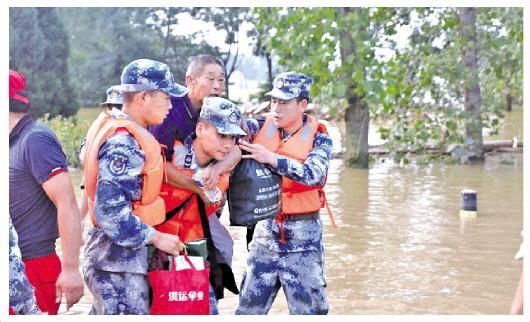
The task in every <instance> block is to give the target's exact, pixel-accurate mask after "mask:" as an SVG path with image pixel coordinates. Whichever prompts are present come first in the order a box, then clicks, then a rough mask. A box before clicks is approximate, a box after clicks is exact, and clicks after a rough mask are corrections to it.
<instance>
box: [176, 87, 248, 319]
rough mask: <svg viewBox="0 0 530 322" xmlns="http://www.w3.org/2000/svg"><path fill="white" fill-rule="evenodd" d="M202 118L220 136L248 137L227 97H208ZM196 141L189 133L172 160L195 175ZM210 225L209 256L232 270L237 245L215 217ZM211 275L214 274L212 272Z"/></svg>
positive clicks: (212, 307)
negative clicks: (211, 252) (213, 249)
mask: <svg viewBox="0 0 530 322" xmlns="http://www.w3.org/2000/svg"><path fill="white" fill-rule="evenodd" d="M200 118H201V119H204V120H207V121H208V122H209V123H210V124H211V125H213V126H214V127H215V128H216V130H217V132H218V133H220V134H223V135H233V136H243V135H246V133H245V131H243V130H242V129H241V127H240V126H239V125H240V122H241V112H240V110H239V108H238V107H237V106H236V105H235V104H233V103H232V102H230V101H228V100H226V99H224V98H220V97H206V98H205V99H204V103H203V106H202V108H201V113H200ZM195 138H196V135H195V133H192V134H190V135H189V136H188V137H187V138H186V139H185V140H184V142H183V145H182V146H181V147H177V148H175V150H174V153H173V158H172V160H173V161H172V163H173V164H174V165H175V166H176V167H177V168H189V169H190V170H191V171H192V172H193V173H194V174H196V173H198V172H200V171H202V169H203V168H201V167H200V166H199V164H198V163H197V159H196V154H195V151H194V149H193V141H194V140H195ZM195 180H197V178H195ZM198 184H199V185H201V186H202V184H203V182H198ZM208 225H209V229H210V233H211V236H212V242H213V245H214V247H215V254H209V255H210V257H215V259H216V262H218V263H223V264H226V265H228V266H230V267H231V266H232V255H233V245H234V242H233V240H232V237H231V236H230V233H229V232H228V231H227V230H226V228H225V227H224V226H223V224H222V223H221V222H220V220H219V218H218V217H217V216H216V215H215V214H214V215H211V216H208ZM210 274H212V271H211V270H210ZM234 286H235V283H234ZM216 314H219V311H218V308H217V297H216V295H215V291H214V289H213V287H212V285H211V284H210V315H216Z"/></svg>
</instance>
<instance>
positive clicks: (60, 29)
mask: <svg viewBox="0 0 530 322" xmlns="http://www.w3.org/2000/svg"><path fill="white" fill-rule="evenodd" d="M9 13H10V58H9V62H10V66H11V67H12V68H15V69H18V70H20V71H21V72H23V73H24V74H26V76H27V79H28V91H29V93H30V98H31V101H32V113H33V114H34V115H35V116H37V117H39V116H41V115H43V114H45V113H49V114H50V116H55V115H65V116H70V115H74V114H76V113H77V110H78V108H79V105H78V103H77V96H76V92H75V91H74V89H73V87H72V85H71V82H70V78H69V72H68V63H67V59H68V55H69V48H70V47H69V42H68V37H67V34H66V31H65V29H64V26H63V24H62V22H61V21H60V19H59V18H58V16H57V14H56V11H55V9H53V8H10V12H9Z"/></svg>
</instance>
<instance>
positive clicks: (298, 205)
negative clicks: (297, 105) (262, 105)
mask: <svg viewBox="0 0 530 322" xmlns="http://www.w3.org/2000/svg"><path fill="white" fill-rule="evenodd" d="M317 131H320V132H324V133H327V131H326V128H325V126H324V125H323V124H321V123H318V122H317V120H316V119H315V118H314V117H312V116H310V115H307V122H306V123H305V124H304V125H303V127H302V128H301V129H300V130H298V131H297V132H296V133H295V134H294V135H293V136H292V137H290V138H289V139H288V140H287V141H285V142H284V141H283V140H282V138H281V137H280V131H279V129H278V128H277V127H276V125H274V122H273V119H272V117H267V119H266V121H265V124H264V125H263V127H262V128H261V130H260V131H259V132H258V134H257V136H256V138H255V139H254V141H253V143H259V144H261V145H263V146H264V147H266V148H267V149H268V150H269V151H273V152H276V153H278V154H281V155H284V156H286V157H289V158H292V159H295V160H298V161H300V162H303V161H304V160H305V159H307V155H308V154H309V152H310V151H311V150H312V149H313V141H314V137H315V134H316V132H317ZM321 189H322V187H310V186H306V185H303V184H301V183H298V182H296V181H294V180H291V179H289V178H287V177H283V178H282V213H283V214H286V215H296V214H305V213H309V212H315V211H318V210H319V209H320V208H321V207H322V200H321V193H320V191H321Z"/></svg>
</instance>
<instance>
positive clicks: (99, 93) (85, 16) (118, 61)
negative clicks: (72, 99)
mask: <svg viewBox="0 0 530 322" xmlns="http://www.w3.org/2000/svg"><path fill="white" fill-rule="evenodd" d="M144 10H145V9H144V8H60V9H59V15H60V17H61V19H62V21H63V22H64V24H65V26H66V27H67V30H68V32H69V40H70V42H71V44H72V51H71V54H70V56H69V62H70V66H72V68H71V78H72V80H73V82H74V86H75V87H76V89H77V91H78V92H79V94H80V102H81V104H83V105H84V106H94V105H99V103H100V102H102V99H104V98H105V91H106V89H107V88H108V87H110V86H112V85H116V84H119V83H120V76H121V72H122V70H123V68H124V67H125V65H127V64H128V63H129V62H131V61H133V60H135V59H139V58H151V59H159V57H160V56H159V55H158V54H157V52H158V45H157V41H158V36H157V35H156V34H155V32H154V31H152V30H151V29H150V28H149V27H148V26H146V24H145V19H146V17H147V14H146V13H145V12H144Z"/></svg>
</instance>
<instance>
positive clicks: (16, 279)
mask: <svg viewBox="0 0 530 322" xmlns="http://www.w3.org/2000/svg"><path fill="white" fill-rule="evenodd" d="M9 306H10V307H11V308H12V309H13V311H14V312H15V313H16V314H40V313H41V311H40V310H39V307H38V306H37V302H36V299H35V295H34V294H33V286H31V284H30V283H29V281H28V278H27V277H26V272H25V269H24V263H23V262H22V255H21V254H20V249H19V248H18V235H17V232H16V230H15V227H14V226H13V222H12V221H11V216H9Z"/></svg>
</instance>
